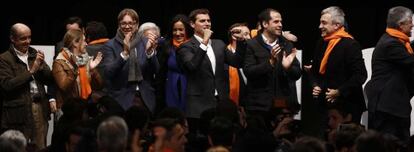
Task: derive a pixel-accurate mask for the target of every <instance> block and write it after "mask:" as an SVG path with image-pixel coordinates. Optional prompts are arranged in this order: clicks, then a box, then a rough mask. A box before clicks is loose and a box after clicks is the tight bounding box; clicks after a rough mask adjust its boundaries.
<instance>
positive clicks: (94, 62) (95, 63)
mask: <svg viewBox="0 0 414 152" xmlns="http://www.w3.org/2000/svg"><path fill="white" fill-rule="evenodd" d="M102 58H103V55H102V53H101V52H98V54H96V57H95V59H93V60H92V61H91V62H90V63H89V68H90V69H94V68H96V67H97V66H98V65H99V63H101V61H102Z"/></svg>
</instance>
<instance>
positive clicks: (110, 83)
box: [102, 38, 159, 112]
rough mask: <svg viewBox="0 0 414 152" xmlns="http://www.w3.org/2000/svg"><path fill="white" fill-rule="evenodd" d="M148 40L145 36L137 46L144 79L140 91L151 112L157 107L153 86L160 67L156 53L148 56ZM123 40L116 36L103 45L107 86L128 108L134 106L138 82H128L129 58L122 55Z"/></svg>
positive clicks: (110, 93) (111, 93) (109, 91)
mask: <svg viewBox="0 0 414 152" xmlns="http://www.w3.org/2000/svg"><path fill="white" fill-rule="evenodd" d="M147 41H148V40H147V39H145V38H143V39H142V40H141V41H140V42H138V44H137V46H136V50H137V58H138V61H139V65H140V68H141V73H142V76H143V80H142V81H140V82H139V83H138V86H139V91H140V93H141V96H142V99H143V100H144V103H145V105H146V106H147V107H148V109H149V110H150V111H151V112H154V109H155V89H154V87H153V86H152V84H153V81H154V74H155V73H156V72H157V71H158V69H159V63H158V60H157V57H156V56H155V55H154V56H152V57H151V58H149V59H148V58H147V55H146V52H145V44H146V42H147ZM122 50H123V42H120V41H118V40H116V39H115V38H113V39H111V40H109V41H108V42H107V43H105V45H104V46H103V47H102V52H103V57H104V60H103V63H104V73H105V78H106V81H107V82H106V85H107V86H106V87H107V90H108V93H109V95H110V96H112V97H114V98H115V99H116V100H117V101H118V103H119V104H120V105H121V106H122V107H123V108H124V110H127V109H128V108H129V107H131V106H132V103H133V99H134V97H135V93H136V86H137V84H131V83H129V82H128V71H129V61H130V60H129V59H128V60H124V59H123V58H122V57H121V52H122Z"/></svg>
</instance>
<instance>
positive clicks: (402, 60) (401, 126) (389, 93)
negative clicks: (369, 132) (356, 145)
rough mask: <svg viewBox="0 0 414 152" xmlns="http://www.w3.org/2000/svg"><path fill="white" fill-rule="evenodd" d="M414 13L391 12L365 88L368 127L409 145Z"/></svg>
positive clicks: (405, 10) (396, 9)
mask: <svg viewBox="0 0 414 152" xmlns="http://www.w3.org/2000/svg"><path fill="white" fill-rule="evenodd" d="M412 17H413V12H412V10H410V9H409V8H406V7H402V6H397V7H393V8H391V9H390V10H389V11H388V17H387V28H386V30H385V33H384V35H382V37H381V39H380V40H379V41H378V43H377V45H376V46H375V49H374V52H373V54H372V76H371V80H370V81H369V82H368V83H367V85H366V86H365V92H366V94H367V97H368V112H369V113H368V128H370V129H375V130H377V131H378V132H381V133H384V134H385V133H388V134H391V135H394V136H396V137H398V138H399V139H400V140H402V141H403V142H404V143H408V139H409V137H410V115H411V105H410V99H411V98H412V97H413V95H414V87H413V82H414V81H413V80H414V79H413V77H414V75H413V72H414V69H413V67H414V53H413V49H412V47H411V46H410V40H409V37H410V36H411V29H412V27H413V20H412Z"/></svg>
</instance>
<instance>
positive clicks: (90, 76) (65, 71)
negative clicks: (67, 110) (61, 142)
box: [52, 30, 103, 109]
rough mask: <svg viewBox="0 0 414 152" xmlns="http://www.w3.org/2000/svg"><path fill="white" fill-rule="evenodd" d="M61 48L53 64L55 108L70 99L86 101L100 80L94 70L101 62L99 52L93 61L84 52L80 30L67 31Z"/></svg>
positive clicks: (82, 36)
mask: <svg viewBox="0 0 414 152" xmlns="http://www.w3.org/2000/svg"><path fill="white" fill-rule="evenodd" d="M63 43H64V44H63V46H64V47H63V48H62V49H61V51H60V52H59V54H58V55H57V57H56V59H55V61H54V62H53V70H52V73H53V77H54V78H55V81H56V85H57V87H58V91H57V95H56V97H57V108H58V109H60V107H61V106H62V104H63V103H64V102H65V101H66V100H68V99H70V98H81V99H83V100H88V98H89V96H90V95H91V93H92V90H93V89H97V88H100V87H101V86H102V84H103V82H102V79H101V77H100V75H99V73H98V71H97V69H96V67H97V66H98V64H99V63H100V62H101V60H102V53H101V52H99V53H98V54H97V55H96V57H95V59H93V57H90V56H89V55H88V53H87V52H86V49H85V47H86V41H85V36H84V34H83V32H82V31H81V30H69V31H68V32H66V34H65V36H64V37H63Z"/></svg>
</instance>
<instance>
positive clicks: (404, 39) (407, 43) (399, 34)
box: [385, 28, 414, 54]
mask: <svg viewBox="0 0 414 152" xmlns="http://www.w3.org/2000/svg"><path fill="white" fill-rule="evenodd" d="M385 32H387V33H388V34H389V35H391V36H392V37H396V38H398V40H400V41H401V42H402V43H403V44H404V46H405V48H407V52H408V53H409V54H413V53H414V52H413V48H411V45H410V38H409V37H408V36H407V35H406V34H405V33H403V32H401V31H398V30H396V29H393V28H387V29H386V30H385Z"/></svg>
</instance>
